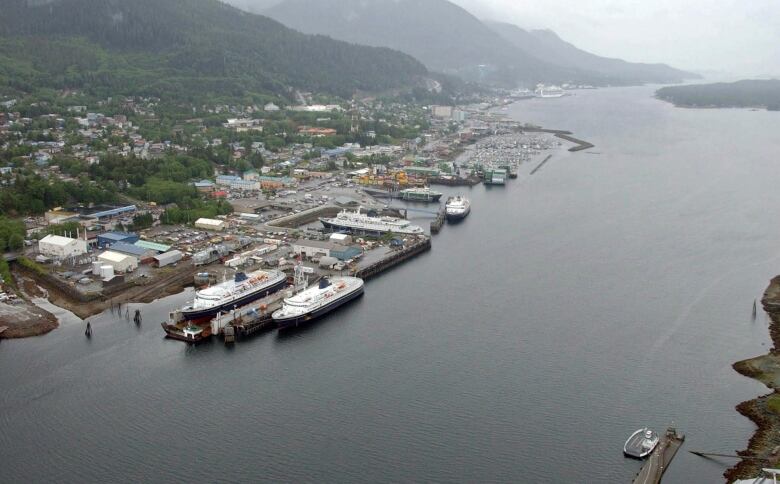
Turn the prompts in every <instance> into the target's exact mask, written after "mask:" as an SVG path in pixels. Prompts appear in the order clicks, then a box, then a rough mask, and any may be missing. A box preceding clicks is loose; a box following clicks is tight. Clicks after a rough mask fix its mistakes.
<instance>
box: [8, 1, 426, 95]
mask: <svg viewBox="0 0 780 484" xmlns="http://www.w3.org/2000/svg"><path fill="white" fill-rule="evenodd" d="M3 3H4V5H3V7H2V15H0V85H6V86H11V87H13V88H16V89H18V90H21V91H25V90H29V89H30V88H35V87H49V88H84V89H88V90H91V91H94V92H96V93H97V92H100V93H107V94H108V95H112V94H150V95H161V94H165V95H168V96H169V97H170V96H176V97H190V98H196V97H197V98H202V96H203V95H204V94H209V95H213V96H216V97H231V96H232V97H241V96H244V95H247V94H253V93H254V94H257V93H271V92H272V93H277V94H280V93H288V92H289V89H290V88H291V87H292V88H299V89H305V90H311V91H316V92H325V93H332V94H338V95H342V96H349V95H351V94H352V93H353V92H354V91H355V90H365V91H381V90H385V89H393V88H406V87H411V86H413V85H416V84H417V83H418V82H421V81H422V77H423V76H426V75H427V70H426V68H425V67H424V66H423V65H422V64H421V63H419V62H418V61H417V60H415V59H413V58H412V57H410V56H408V55H406V54H402V53H400V52H397V51H393V50H391V49H387V48H376V47H365V46H358V45H353V44H349V43H346V42H340V41H336V40H333V39H329V38H326V37H321V36H320V37H318V36H310V35H304V34H301V33H299V32H295V31H293V30H291V29H289V28H287V27H285V26H283V25H282V24H280V23H278V22H276V21H274V20H271V19H269V18H267V17H263V16H260V15H253V14H249V13H246V12H243V11H241V10H238V9H236V8H234V7H231V6H228V5H225V4H223V3H221V2H219V1H218V0H3Z"/></svg>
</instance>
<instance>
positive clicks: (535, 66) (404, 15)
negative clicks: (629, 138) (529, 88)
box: [228, 0, 697, 86]
mask: <svg viewBox="0 0 780 484" xmlns="http://www.w3.org/2000/svg"><path fill="white" fill-rule="evenodd" d="M228 1H231V2H236V3H244V4H252V2H257V1H261V2H263V1H273V0H228ZM263 13H264V14H266V15H268V16H270V17H272V18H274V19H276V20H278V21H280V22H282V23H283V24H285V25H287V26H289V27H292V28H294V29H296V30H300V31H302V32H306V33H309V34H323V35H328V36H330V37H333V38H335V39H341V40H346V41H348V42H355V43H359V44H365V45H374V46H385V47H391V48H393V49H397V50H400V51H402V52H406V53H407V54H410V55H412V56H414V57H415V58H417V59H419V60H420V61H422V62H423V63H424V64H425V65H426V66H427V67H428V68H429V69H431V70H435V71H441V72H445V73H449V74H456V75H459V76H460V77H462V78H465V79H469V80H478V81H494V82H495V81H497V82H500V83H503V84H509V85H513V86H514V85H517V84H518V83H525V84H535V83H536V82H558V83H560V82H574V83H586V84H597V85H606V84H642V83H646V82H675V81H679V80H681V79H684V78H696V77H697V76H696V75H695V74H690V73H687V72H683V71H679V70H677V69H673V68H671V67H669V66H666V65H663V64H635V63H629V62H625V61H622V60H619V59H608V58H605V57H600V56H597V55H594V54H590V53H588V52H585V51H583V50H580V49H578V48H576V47H575V46H573V45H571V44H569V43H567V42H564V41H563V40H561V39H560V38H558V36H557V35H555V34H554V33H553V32H550V31H531V32H526V31H525V30H522V29H520V28H519V27H515V26H512V25H509V24H502V23H489V24H487V23H485V22H482V21H481V20H479V19H477V18H476V17H474V16H473V15H472V14H470V13H469V12H467V11H466V10H464V9H463V8H461V7H459V6H457V5H455V4H453V3H452V2H450V1H448V0H283V1H281V3H278V4H277V5H274V6H273V7H270V8H268V9H267V10H265V11H263Z"/></svg>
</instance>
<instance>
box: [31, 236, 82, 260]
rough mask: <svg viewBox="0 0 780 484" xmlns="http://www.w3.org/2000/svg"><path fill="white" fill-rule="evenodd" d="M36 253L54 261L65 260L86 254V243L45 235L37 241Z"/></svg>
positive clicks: (80, 240)
mask: <svg viewBox="0 0 780 484" xmlns="http://www.w3.org/2000/svg"><path fill="white" fill-rule="evenodd" d="M38 252H40V253H41V254H43V255H45V256H47V257H52V258H55V259H66V258H68V257H76V256H80V255H84V254H86V253H87V241H86V240H82V239H72V238H70V237H62V236H61V235H47V236H46V237H44V238H42V239H41V240H39V241H38Z"/></svg>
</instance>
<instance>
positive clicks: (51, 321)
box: [0, 277, 59, 339]
mask: <svg viewBox="0 0 780 484" xmlns="http://www.w3.org/2000/svg"><path fill="white" fill-rule="evenodd" d="M16 282H17V283H18V285H19V289H20V293H21V294H20V295H21V296H22V298H20V299H18V301H17V303H16V304H0V327H2V326H5V327H6V328H7V329H6V330H5V331H3V333H2V334H0V338H4V339H13V338H28V337H30V336H40V335H43V334H46V333H48V332H49V331H52V330H54V329H56V328H57V327H58V326H59V322H58V321H57V318H56V317H55V316H54V315H53V314H51V313H50V312H48V311H46V310H44V309H41V308H39V307H38V306H36V305H35V304H33V303H32V301H31V300H30V299H31V298H34V297H42V296H44V294H43V292H42V291H41V290H40V288H39V287H38V286H37V285H36V284H35V283H34V282H33V281H31V280H30V279H27V278H23V277H17V278H16Z"/></svg>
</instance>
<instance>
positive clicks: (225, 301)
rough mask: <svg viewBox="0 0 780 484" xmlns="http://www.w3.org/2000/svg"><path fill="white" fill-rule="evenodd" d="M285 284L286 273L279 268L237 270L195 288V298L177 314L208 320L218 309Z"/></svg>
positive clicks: (238, 304)
mask: <svg viewBox="0 0 780 484" xmlns="http://www.w3.org/2000/svg"><path fill="white" fill-rule="evenodd" d="M286 286H287V276H286V275H285V274H284V272H282V271H277V270H268V271H255V272H250V273H249V274H244V273H243V272H237V273H236V275H235V277H234V278H233V279H232V280H229V281H225V282H222V283H220V284H216V285H213V286H210V287H207V288H205V289H201V290H199V291H197V292H196V293H195V300H194V301H192V303H190V304H188V305H187V306H185V307H183V308H182V309H181V315H182V317H183V319H184V320H186V321H193V322H205V321H209V320H210V319H212V318H214V316H216V315H217V313H219V312H224V311H231V310H233V309H235V308H239V307H241V306H244V305H246V304H249V303H251V302H252V301H256V300H258V299H260V298H263V297H266V296H267V295H269V294H272V293H274V292H276V291H279V290H280V289H284V288H285V287H286Z"/></svg>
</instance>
